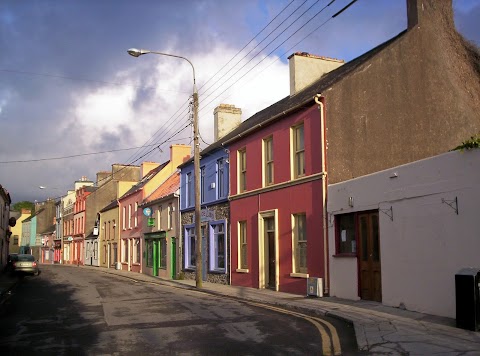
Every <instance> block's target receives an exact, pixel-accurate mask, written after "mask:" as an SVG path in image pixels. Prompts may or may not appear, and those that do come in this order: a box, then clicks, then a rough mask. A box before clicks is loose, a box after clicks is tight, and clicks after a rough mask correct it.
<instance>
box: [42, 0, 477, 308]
mask: <svg viewBox="0 0 480 356" xmlns="http://www.w3.org/2000/svg"><path fill="white" fill-rule="evenodd" d="M407 5H408V6H407V12H408V28H407V29H406V30H405V31H403V32H402V33H400V34H398V35H397V36H396V37H394V38H392V39H390V40H389V41H387V42H385V43H383V44H381V45H379V46H377V47H375V48H373V49H372V50H370V51H369V52H367V53H365V54H363V55H361V56H360V57H358V58H356V59H353V60H351V61H349V62H347V63H345V62H344V61H341V60H337V59H332V58H326V57H320V56H314V55H310V54H308V53H304V52H300V53H294V54H292V55H291V56H290V57H289V68H290V95H288V96H287V97H285V98H284V99H282V100H280V101H278V102H276V103H273V104H272V105H270V106H269V107H267V108H265V109H263V110H261V111H259V112H257V113H256V114H254V115H253V116H251V117H250V118H247V119H244V118H242V117H241V112H242V111H241V109H240V108H237V107H235V106H234V105H228V104H222V105H219V106H218V107H217V108H216V109H215V111H214V115H213V116H214V136H215V141H214V143H213V144H211V145H209V146H208V147H206V148H204V149H203V150H202V151H201V160H200V172H199V174H200V188H201V189H200V198H201V221H199V222H197V221H195V219H194V216H195V214H194V209H195V206H194V205H195V199H194V197H195V190H194V181H195V170H194V163H193V159H192V158H191V157H190V152H191V148H190V146H186V145H172V146H171V147H170V159H169V160H168V161H167V162H164V163H153V162H144V163H143V164H141V165H140V166H127V165H120V164H114V165H112V169H111V171H108V172H99V173H98V174H97V177H96V181H95V182H93V181H88V180H86V179H82V180H80V181H78V182H75V187H74V188H75V189H73V190H72V191H70V192H68V193H67V195H66V196H65V197H63V198H62V200H61V201H60V202H57V214H56V218H55V221H53V220H52V227H51V234H50V235H49V236H47V235H48V234H47V235H45V236H44V238H43V240H42V241H43V247H42V249H43V254H44V255H48V256H49V257H48V261H51V262H62V263H67V264H82V265H83V264H85V265H93V266H99V267H105V268H117V269H123V270H128V271H133V272H139V273H145V274H149V275H152V276H159V277H162V278H171V279H178V278H187V279H194V278H195V277H196V276H195V272H196V268H195V266H196V257H197V256H196V244H201V250H202V256H203V258H202V263H203V266H202V276H201V277H202V279H203V280H204V281H208V282H212V283H221V284H231V285H236V286H244V287H250V288H270V289H273V290H275V291H282V292H288V293H294V294H305V293H307V294H313V295H317V296H322V295H330V296H337V297H341V298H349V299H366V300H373V301H378V302H382V303H384V304H387V305H394V306H402V307H406V308H407V309H410V310H417V311H422V312H427V313H431V314H437V315H443V316H454V313H455V310H454V307H455V302H454V298H455V296H454V287H453V286H452V284H453V283H454V280H453V276H454V274H455V271H457V270H458V269H460V268H461V267H467V266H472V265H475V264H477V265H480V263H478V258H477V256H476V252H475V251H478V250H479V248H480V242H479V239H478V231H480V226H479V222H478V221H479V219H478V218H475V216H474V211H475V201H478V200H479V198H480V190H479V188H478V181H480V180H479V178H480V176H479V174H478V172H477V170H476V169H475V167H478V164H479V163H480V155H479V152H466V153H464V154H461V153H459V152H450V153H448V151H449V150H451V149H452V148H454V147H456V146H458V145H459V144H460V143H461V142H463V141H465V140H466V139H468V138H469V137H471V136H472V135H474V134H477V133H479V132H480V110H479V109H480V80H479V78H480V63H479V61H478V58H479V55H478V49H477V48H475V47H474V46H473V45H471V44H469V43H468V42H467V41H465V40H464V39H463V38H462V37H461V36H460V35H459V34H458V33H457V32H456V30H455V26H454V22H453V12H452V4H451V1H447V0H444V1H434V0H425V1H416V0H407ZM475 182H477V183H475ZM459 206H463V209H462V208H460V207H459ZM54 222H55V224H56V225H57V228H56V229H55V228H54V227H55V224H54ZM196 224H200V225H201V235H202V236H199V237H197V236H195V231H196V229H195V226H196ZM475 236H476V238H475ZM44 261H45V258H44ZM447 261H448V262H447ZM477 267H478V266H477ZM432 295H435V296H436V297H435V298H433V299H434V300H433V299H432V298H431V296H432Z"/></svg>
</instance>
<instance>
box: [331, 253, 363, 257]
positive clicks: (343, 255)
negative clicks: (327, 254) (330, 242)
mask: <svg viewBox="0 0 480 356" xmlns="http://www.w3.org/2000/svg"><path fill="white" fill-rule="evenodd" d="M332 257H334V258H337V257H357V254H356V253H351V252H349V253H337V254H335V255H332Z"/></svg>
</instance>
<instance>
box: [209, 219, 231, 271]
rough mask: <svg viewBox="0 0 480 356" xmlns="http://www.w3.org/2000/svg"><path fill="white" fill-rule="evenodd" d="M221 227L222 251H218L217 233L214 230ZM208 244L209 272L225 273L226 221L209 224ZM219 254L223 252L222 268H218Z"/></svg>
mask: <svg viewBox="0 0 480 356" xmlns="http://www.w3.org/2000/svg"><path fill="white" fill-rule="evenodd" d="M219 226H222V228H223V231H222V232H221V234H223V251H220V250H219V249H218V240H217V236H218V235H219V232H218V231H216V229H217V228H218V227H219ZM209 232H210V233H209V237H210V243H209V250H210V251H209V255H210V256H209V257H210V258H209V262H210V263H209V267H210V271H215V272H223V273H226V271H227V222H226V220H219V221H211V222H210V231H209ZM220 252H223V264H224V267H219V263H218V262H219V255H220Z"/></svg>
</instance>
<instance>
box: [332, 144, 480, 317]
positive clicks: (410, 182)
mask: <svg viewBox="0 0 480 356" xmlns="http://www.w3.org/2000/svg"><path fill="white" fill-rule="evenodd" d="M478 167H480V150H478V149H474V150H469V151H465V152H459V151H455V152H449V153H445V154H442V155H439V156H436V157H433V158H428V159H424V160H421V161H417V162H414V163H410V164H406V165H402V166H398V167H393V168H391V169H388V170H384V171H381V172H378V173H374V174H371V175H367V176H364V177H360V178H356V179H353V180H349V181H346V182H342V183H338V184H332V185H330V186H329V188H328V197H329V200H328V216H329V221H330V224H329V242H330V243H329V245H330V250H329V255H331V256H333V257H332V258H331V265H330V271H331V295H332V296H336V297H339V298H346V299H369V298H365V297H364V296H363V295H362V294H363V293H365V292H367V293H368V289H369V288H371V287H370V286H368V283H375V282H376V280H378V281H379V282H380V283H378V287H379V290H378V294H379V296H380V300H379V301H381V302H382V303H383V304H385V305H389V306H393V307H400V308H404V309H405V308H406V309H408V310H413V311H418V312H422V313H427V314H434V315H440V316H446V317H450V318H455V274H456V273H458V272H459V271H460V270H461V269H462V268H465V267H480V264H479V261H480V260H479V258H478V251H479V250H480V240H479V239H478V235H477V234H476V233H475V232H476V231H477V232H478V231H479V230H480V221H479V219H478V214H477V202H478V201H479V199H480V186H479V185H478V182H480V170H479V169H478ZM372 215H373V216H375V219H376V220H377V221H378V223H377V224H376V225H377V226H376V231H375V229H374V228H373V227H370V226H369V222H370V221H371V219H368V217H369V216H372ZM370 245H371V246H370ZM352 246H353V248H352ZM371 254H373V256H370V255H371ZM375 263H378V267H377V268H374V269H373V270H372V268H369V267H370V266H368V264H375ZM373 267H375V265H373Z"/></svg>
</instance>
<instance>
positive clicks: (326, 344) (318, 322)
mask: <svg viewBox="0 0 480 356" xmlns="http://www.w3.org/2000/svg"><path fill="white" fill-rule="evenodd" d="M245 303H248V304H250V305H253V306H257V307H260V308H264V309H270V310H273V311H276V312H279V313H283V314H288V315H292V316H296V317H298V318H302V319H304V320H307V321H309V322H310V323H312V324H313V325H315V326H316V328H317V329H318V331H319V333H320V335H321V337H322V355H341V354H342V348H341V346H340V339H339V337H338V333H337V329H335V327H334V326H333V325H332V324H330V323H329V322H328V321H325V320H323V319H320V318H316V317H313V316H310V315H305V314H302V313H298V312H294V311H290V310H285V309H281V308H277V307H273V306H271V305H265V304H260V303H253V302H245ZM322 324H323V325H322ZM324 326H326V328H327V329H328V331H329V332H330V336H328V333H327V330H326V329H325V327H324Z"/></svg>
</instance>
